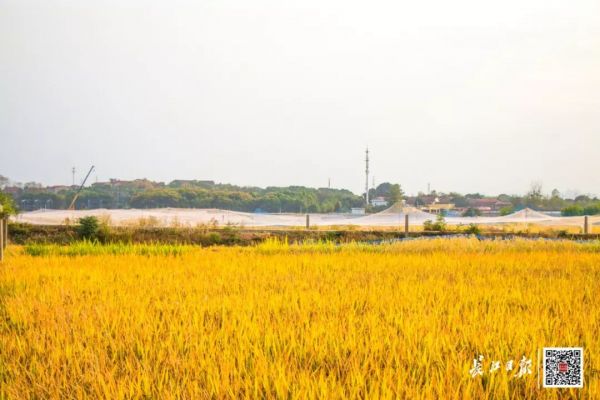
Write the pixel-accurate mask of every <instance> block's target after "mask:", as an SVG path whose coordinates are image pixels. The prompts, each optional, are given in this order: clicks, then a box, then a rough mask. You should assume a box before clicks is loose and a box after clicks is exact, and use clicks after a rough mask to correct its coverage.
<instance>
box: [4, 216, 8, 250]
mask: <svg viewBox="0 0 600 400" xmlns="http://www.w3.org/2000/svg"><path fill="white" fill-rule="evenodd" d="M6 246H8V218H5V219H4V248H6Z"/></svg>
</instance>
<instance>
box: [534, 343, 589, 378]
mask: <svg viewBox="0 0 600 400" xmlns="http://www.w3.org/2000/svg"><path fill="white" fill-rule="evenodd" d="M543 367H544V374H543V379H544V387H547V388H569V387H572V388H582V387H583V348H581V347H545V348H544V364H543Z"/></svg>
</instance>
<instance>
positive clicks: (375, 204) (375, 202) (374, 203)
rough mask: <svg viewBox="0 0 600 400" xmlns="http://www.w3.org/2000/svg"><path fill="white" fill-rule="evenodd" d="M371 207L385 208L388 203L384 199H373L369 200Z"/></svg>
mask: <svg viewBox="0 0 600 400" xmlns="http://www.w3.org/2000/svg"><path fill="white" fill-rule="evenodd" d="M371 205H372V206H373V207H381V206H387V205H388V202H387V200H386V199H385V198H384V197H381V196H379V197H375V198H374V199H371Z"/></svg>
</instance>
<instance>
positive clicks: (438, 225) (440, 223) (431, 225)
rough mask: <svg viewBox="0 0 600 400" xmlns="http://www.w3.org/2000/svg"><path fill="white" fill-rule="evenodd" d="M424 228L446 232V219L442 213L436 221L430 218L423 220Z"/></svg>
mask: <svg viewBox="0 0 600 400" xmlns="http://www.w3.org/2000/svg"><path fill="white" fill-rule="evenodd" d="M423 230H425V231H435V232H444V231H445V230H446V219H445V218H444V216H443V215H441V214H440V215H438V216H437V218H436V219H435V222H433V221H431V220H430V219H428V220H426V221H425V222H423Z"/></svg>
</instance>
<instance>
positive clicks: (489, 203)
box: [469, 198, 512, 212]
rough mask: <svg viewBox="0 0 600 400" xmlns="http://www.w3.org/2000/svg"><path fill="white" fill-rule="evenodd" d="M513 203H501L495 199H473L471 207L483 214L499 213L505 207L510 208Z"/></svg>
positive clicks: (470, 202)
mask: <svg viewBox="0 0 600 400" xmlns="http://www.w3.org/2000/svg"><path fill="white" fill-rule="evenodd" d="M510 206H512V204H511V203H509V202H508V201H501V200H498V199H494V198H483V199H471V200H469V207H470V208H474V209H476V210H479V211H481V212H497V211H500V209H501V208H503V207H510Z"/></svg>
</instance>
